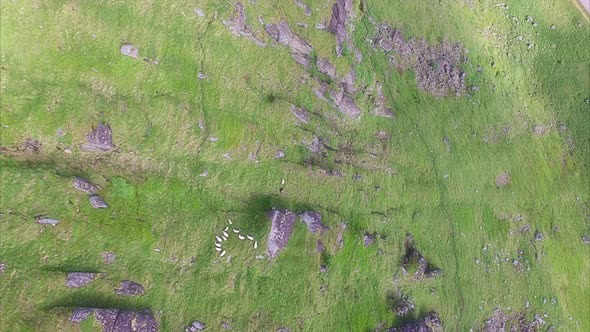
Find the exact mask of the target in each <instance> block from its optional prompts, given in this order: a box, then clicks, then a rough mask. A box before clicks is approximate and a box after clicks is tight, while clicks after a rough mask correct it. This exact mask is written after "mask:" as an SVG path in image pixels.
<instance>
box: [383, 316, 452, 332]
mask: <svg viewBox="0 0 590 332" xmlns="http://www.w3.org/2000/svg"><path fill="white" fill-rule="evenodd" d="M442 331H443V325H442V322H441V321H440V319H439V318H438V316H437V314H436V313H434V312H431V313H430V314H428V316H426V317H424V318H422V319H421V320H418V321H415V322H410V323H405V324H403V325H401V326H400V327H393V328H389V329H387V330H386V332H442Z"/></svg>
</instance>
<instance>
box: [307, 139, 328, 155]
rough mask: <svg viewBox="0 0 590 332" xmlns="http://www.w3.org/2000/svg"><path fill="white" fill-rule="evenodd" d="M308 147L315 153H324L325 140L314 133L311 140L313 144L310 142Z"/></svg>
mask: <svg viewBox="0 0 590 332" xmlns="http://www.w3.org/2000/svg"><path fill="white" fill-rule="evenodd" d="M307 148H308V149H309V151H311V152H313V153H319V154H322V153H323V152H324V150H325V148H326V147H325V146H324V142H323V140H322V139H321V138H319V137H318V136H315V135H314V136H313V138H312V140H311V144H309V145H308V146H307Z"/></svg>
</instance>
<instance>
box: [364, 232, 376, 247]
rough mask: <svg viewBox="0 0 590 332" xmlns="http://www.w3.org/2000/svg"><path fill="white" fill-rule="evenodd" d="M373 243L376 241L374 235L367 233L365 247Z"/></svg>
mask: <svg viewBox="0 0 590 332" xmlns="http://www.w3.org/2000/svg"><path fill="white" fill-rule="evenodd" d="M373 241H375V236H374V235H373V234H369V233H366V234H365V237H364V239H363V244H364V245H365V248H366V247H368V246H370V245H371V244H373Z"/></svg>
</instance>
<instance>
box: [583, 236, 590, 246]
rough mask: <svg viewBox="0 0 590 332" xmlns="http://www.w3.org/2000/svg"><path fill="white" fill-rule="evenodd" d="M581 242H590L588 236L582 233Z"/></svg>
mask: <svg viewBox="0 0 590 332" xmlns="http://www.w3.org/2000/svg"><path fill="white" fill-rule="evenodd" d="M582 242H584V244H590V237H588V235H582Z"/></svg>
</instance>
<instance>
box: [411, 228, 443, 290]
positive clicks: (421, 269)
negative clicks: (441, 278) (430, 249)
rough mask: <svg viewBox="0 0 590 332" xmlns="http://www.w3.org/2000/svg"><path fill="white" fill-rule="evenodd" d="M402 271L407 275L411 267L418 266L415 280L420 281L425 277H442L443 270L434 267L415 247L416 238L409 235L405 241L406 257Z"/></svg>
mask: <svg viewBox="0 0 590 332" xmlns="http://www.w3.org/2000/svg"><path fill="white" fill-rule="evenodd" d="M401 265H402V270H403V271H404V273H407V271H408V269H409V268H410V266H416V265H417V269H416V273H415V274H414V280H420V279H422V278H424V277H434V276H437V275H440V273H441V270H440V269H439V268H436V267H434V266H432V265H431V264H430V263H429V262H428V260H426V258H424V257H423V256H422V254H421V253H420V251H418V249H416V247H415V246H414V237H413V236H412V234H408V235H407V236H406V239H405V240H404V256H403V257H402V262H401Z"/></svg>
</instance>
